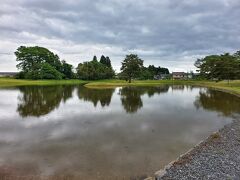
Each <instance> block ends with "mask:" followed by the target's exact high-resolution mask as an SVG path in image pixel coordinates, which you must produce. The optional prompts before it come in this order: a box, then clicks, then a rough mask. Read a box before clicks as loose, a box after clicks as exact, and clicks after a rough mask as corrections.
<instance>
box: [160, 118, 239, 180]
mask: <svg viewBox="0 0 240 180" xmlns="http://www.w3.org/2000/svg"><path fill="white" fill-rule="evenodd" d="M162 179H163V180H169V179H178V180H179V179H211V180H212V179H217V180H219V179H227V180H228V179H229V180H230V179H233V180H237V179H239V180H240V120H234V121H233V122H232V123H231V124H228V125H226V126H225V127H224V128H223V129H221V130H220V131H219V132H217V133H214V134H212V135H211V136H210V137H209V138H207V139H206V140H205V141H203V142H202V143H200V144H199V145H198V146H196V147H195V148H193V149H192V150H190V151H189V152H188V153H186V154H185V155H183V156H182V157H180V158H179V159H178V160H177V161H175V162H173V163H171V164H170V165H169V166H168V167H166V169H165V170H162V171H159V172H157V173H156V180H162Z"/></svg>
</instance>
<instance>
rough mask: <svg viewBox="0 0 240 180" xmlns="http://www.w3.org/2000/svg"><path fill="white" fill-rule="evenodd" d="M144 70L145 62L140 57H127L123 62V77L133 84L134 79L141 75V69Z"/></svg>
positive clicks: (131, 55)
mask: <svg viewBox="0 0 240 180" xmlns="http://www.w3.org/2000/svg"><path fill="white" fill-rule="evenodd" d="M142 68H143V60H141V59H140V58H139V57H138V55H136V54H130V55H126V58H125V59H124V60H123V62H122V67H121V71H122V72H121V75H122V76H123V77H125V79H126V80H128V82H129V83H131V81H132V79H133V78H136V77H138V76H139V75H140V72H141V69H142Z"/></svg>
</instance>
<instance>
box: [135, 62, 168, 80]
mask: <svg viewBox="0 0 240 180" xmlns="http://www.w3.org/2000/svg"><path fill="white" fill-rule="evenodd" d="M161 74H165V75H167V74H169V70H168V69H167V68H163V67H160V66H158V67H155V66H154V65H149V66H148V67H143V68H142V69H141V73H140V76H139V79H141V80H145V79H154V76H155V75H161Z"/></svg>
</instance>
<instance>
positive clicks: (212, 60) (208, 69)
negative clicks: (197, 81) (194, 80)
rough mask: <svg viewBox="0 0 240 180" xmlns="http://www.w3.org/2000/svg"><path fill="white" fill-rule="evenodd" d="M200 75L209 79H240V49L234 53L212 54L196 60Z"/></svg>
mask: <svg viewBox="0 0 240 180" xmlns="http://www.w3.org/2000/svg"><path fill="white" fill-rule="evenodd" d="M195 66H196V67H197V68H198V71H199V73H200V76H201V77H202V78H205V79H209V80H219V81H220V80H234V79H240V51H237V52H236V53H234V54H229V53H226V54H222V55H210V56H206V57H204V58H202V59H198V60H197V61H196V62H195Z"/></svg>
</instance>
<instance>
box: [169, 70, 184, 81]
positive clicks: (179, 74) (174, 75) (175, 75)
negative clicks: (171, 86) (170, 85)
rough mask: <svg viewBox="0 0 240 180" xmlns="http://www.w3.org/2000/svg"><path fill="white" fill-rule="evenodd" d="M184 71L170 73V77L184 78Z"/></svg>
mask: <svg viewBox="0 0 240 180" xmlns="http://www.w3.org/2000/svg"><path fill="white" fill-rule="evenodd" d="M185 77H186V76H185V73H184V72H173V73H172V78H173V79H176V80H177V79H185Z"/></svg>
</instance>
